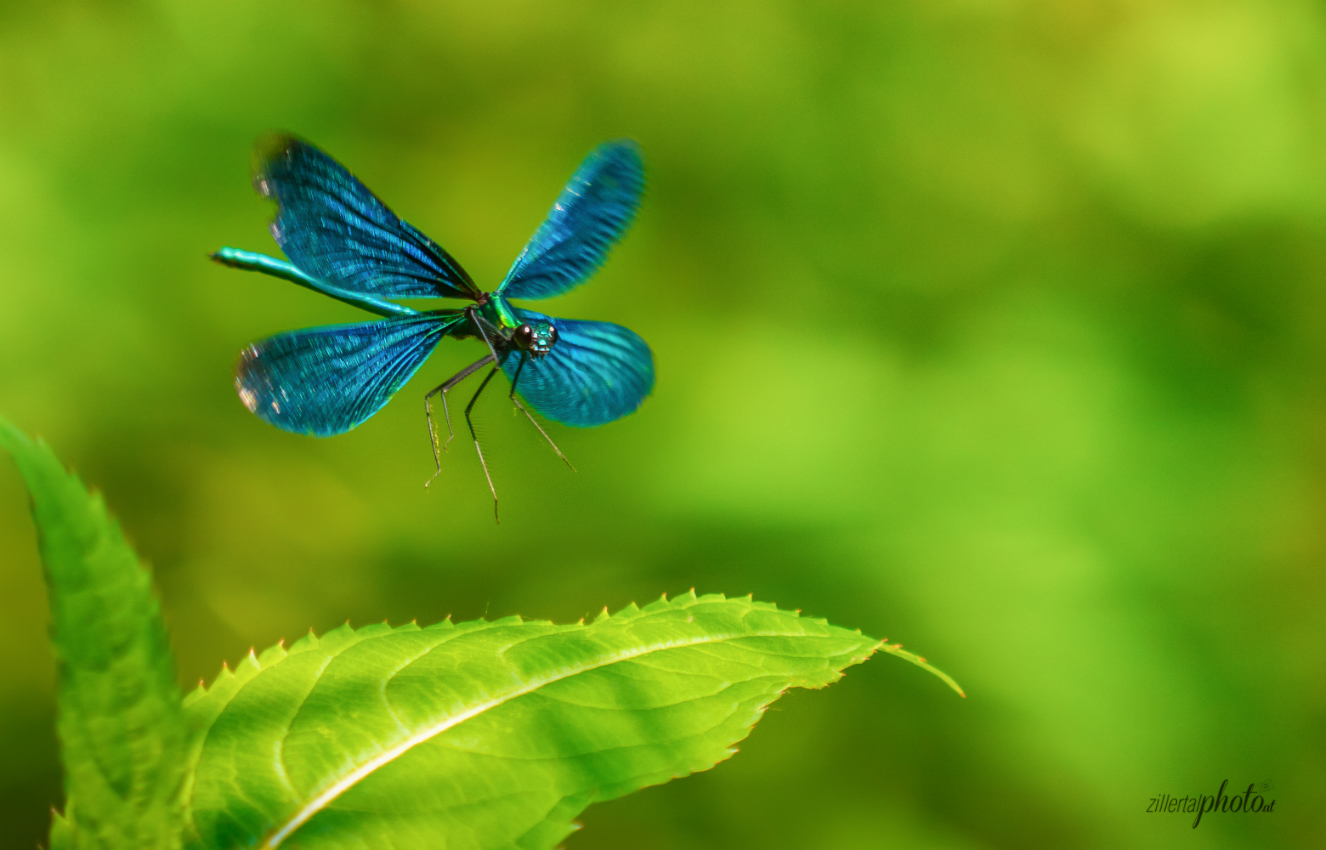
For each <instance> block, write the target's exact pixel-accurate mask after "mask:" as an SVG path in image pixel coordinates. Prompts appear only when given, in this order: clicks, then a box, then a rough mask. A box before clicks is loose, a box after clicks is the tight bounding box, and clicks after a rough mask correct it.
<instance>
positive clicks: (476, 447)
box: [465, 364, 502, 522]
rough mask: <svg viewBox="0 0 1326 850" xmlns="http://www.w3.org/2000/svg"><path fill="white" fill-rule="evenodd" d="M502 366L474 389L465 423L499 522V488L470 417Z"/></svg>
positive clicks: (467, 408)
mask: <svg viewBox="0 0 1326 850" xmlns="http://www.w3.org/2000/svg"><path fill="white" fill-rule="evenodd" d="M500 368H502V367H501V365H500V364H499V365H497V366H494V367H493V368H492V369H491V370H489V372H488V374H487V375H485V376H484V378H483V383H481V384H479V388H478V389H477V390H475V391H474V397H473V398H471V399H470V403H469V404H467V405H465V424H466V425H468V426H470V436H471V437H473V438H474V450H475V451H476V452H478V453H479V465H480V466H482V467H483V477H484V478H487V479H488V489H489V490H491V491H492V493H493V519H495V520H497V521H498V522H501V521H502V518H501V517H500V516H498V514H497V488H496V487H494V486H493V476H492V475H490V474H489V473H488V461H486V460H484V457H483V447H482V446H480V445H479V435H478V434H476V433H475V432H474V420H472V419H471V418H470V411H471V410H473V409H474V403H475V402H476V401H478V400H479V395H480V394H481V393H482V392H483V390H484V387H486V386H488V382H489V381H491V380H492V379H493V376H494V375H496V374H497V370H498V369H500Z"/></svg>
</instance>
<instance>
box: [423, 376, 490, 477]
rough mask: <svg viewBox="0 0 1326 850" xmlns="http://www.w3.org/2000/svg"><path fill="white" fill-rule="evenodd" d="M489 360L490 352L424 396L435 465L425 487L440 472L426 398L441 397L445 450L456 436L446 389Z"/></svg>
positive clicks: (431, 419) (425, 415)
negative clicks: (435, 467)
mask: <svg viewBox="0 0 1326 850" xmlns="http://www.w3.org/2000/svg"><path fill="white" fill-rule="evenodd" d="M491 362H493V356H492V355H491V354H490V355H488V356H487V357H484V358H481V359H480V360H477V361H475V362H474V363H471V364H470V365H468V366H466V367H465V368H464V369H461V370H460V371H459V372H457V373H456V374H454V375H452V376H451V377H450V378H447V380H446V381H445V382H443V383H442V384H439V385H438V386H436V387H434V388H433V389H431V390H429V391H428V393H427V394H426V395H425V396H424V418H425V419H426V420H427V421H428V439H429V441H430V442H432V444H433V463H434V464H436V465H437V471H436V472H434V473H433V474H432V475H431V476H430V477H429V479H428V480H427V481H425V482H424V486H425V487H427V486H428V485H429V484H432V483H433V479H434V478H436V477H438V476H439V475H441V474H442V455H441V453H440V452H439V450H438V445H437V429H436V428H435V427H434V426H433V406H432V404H430V403H429V401H428V400H429V399H430V398H432V397H433V396H435V395H440V396H441V397H442V415H443V416H444V417H445V418H446V422H447V441H446V442H445V443H443V444H442V448H441V451H446V450H447V446H449V445H451V441H452V440H453V439H455V437H456V432H455V431H454V430H453V429H452V427H451V411H450V410H448V409H447V391H448V390H450V389H452V388H453V387H455V386H456V384H459V383H460V382H461V381H463V380H465V379H466V378H468V377H469V376H470V375H473V374H474V373H475V372H477V371H479V370H480V369H482V368H483V367H484V366H486V365H488V364H489V363H491Z"/></svg>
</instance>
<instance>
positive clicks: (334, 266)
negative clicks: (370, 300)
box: [253, 136, 479, 299]
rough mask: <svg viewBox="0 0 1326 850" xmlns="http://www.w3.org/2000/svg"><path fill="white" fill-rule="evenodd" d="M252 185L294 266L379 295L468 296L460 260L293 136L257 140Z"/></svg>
mask: <svg viewBox="0 0 1326 850" xmlns="http://www.w3.org/2000/svg"><path fill="white" fill-rule="evenodd" d="M255 157H256V163H257V164H256V167H255V169H254V178H253V185H254V186H255V187H256V188H257V190H258V192H259V194H261V195H263V196H264V197H269V198H274V199H275V200H276V203H277V206H278V211H277V216H276V220H275V221H273V222H272V236H273V237H274V238H275V239H276V243H277V244H278V245H280V246H281V250H282V251H285V255H286V256H287V257H289V258H290V261H291V262H292V263H294V264H295V265H296V266H297V267H298V268H299V269H300V271H303V272H304V273H306V274H308V275H311V276H312V277H315V278H318V279H320V280H323V281H326V282H327V283H330V284H332V285H334V286H339V287H341V288H343V289H349V290H351V291H353V292H363V293H367V294H369V295H376V296H379V297H382V298H469V299H474V298H475V297H477V296H478V295H479V289H478V287H476V286H475V285H474V282H473V281H472V280H470V276H469V275H468V274H466V273H465V270H464V269H462V268H461V267H460V264H459V263H457V262H456V261H455V260H453V259H452V258H451V255H449V254H448V253H447V252H446V251H444V250H442V249H441V248H440V247H439V246H438V245H437V243H435V242H434V241H433V240H431V239H429V238H428V237H427V236H425V235H423V234H422V233H420V232H419V231H418V230H416V229H415V228H414V227H412V226H410V225H409V224H408V223H407V222H404V221H401V220H400V219H399V218H397V217H396V214H395V213H393V212H392V211H391V210H389V209H387V206H386V205H385V204H383V203H382V202H381V201H379V200H378V199H377V197H375V196H374V195H373V193H372V192H370V191H368V189H367V188H365V186H364V184H362V183H360V182H359V181H358V180H357V179H355V176H354V175H353V174H351V173H350V172H348V171H346V170H345V168H343V167H342V166H341V165H340V164H339V163H338V162H336V160H334V159H332V158H331V157H329V156H327V155H326V154H325V153H323V152H322V151H320V150H318V149H317V148H316V147H314V146H313V145H311V144H309V143H308V142H305V141H303V140H301V139H298V138H295V137H294V136H277V137H274V138H272V139H269V140H266V141H265V142H263V143H260V144H259V146H258V149H257V152H256V154H255Z"/></svg>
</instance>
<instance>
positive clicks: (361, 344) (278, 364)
mask: <svg viewBox="0 0 1326 850" xmlns="http://www.w3.org/2000/svg"><path fill="white" fill-rule="evenodd" d="M463 319H464V317H463V316H462V315H460V314H459V313H458V312H456V311H450V310H448V311H436V312H431V313H419V314H417V315H414V316H401V317H392V318H389V319H383V320H381V321H377V322H362V323H359V324H353V325H328V326H326V327H321V328H307V329H305V330H301V331H292V332H290V333H284V334H278V335H276V336H273V337H268V338H267V339H264V340H262V341H261V342H255V343H254V344H253V345H250V346H249V347H248V348H246V349H244V351H243V352H241V353H240V356H239V363H238V364H237V365H236V366H235V390H236V391H237V392H238V393H239V398H240V401H242V402H244V406H245V407H247V408H248V409H249V410H251V411H252V412H254V413H256V414H257V415H258V417H259V418H260V419H262V420H263V421H264V422H268V423H270V424H272V425H275V426H276V427H278V428H281V429H282V430H285V431H291V432H293V433H296V434H311V435H313V436H315V437H330V436H332V435H334V434H341V433H344V432H345V431H349V430H350V429H351V428H353V427H355V426H356V425H358V424H359V423H361V422H363V421H364V420H365V419H368V418H369V417H370V416H372V415H373V414H374V413H377V412H378V411H379V410H381V409H382V406H383V405H384V404H386V403H387V401H388V400H390V399H391V397H392V396H393V395H395V394H396V391H397V390H399V389H400V388H401V387H402V386H404V385H405V382H406V381H408V380H410V376H412V375H413V374H414V373H415V371H416V370H418V368H419V367H420V366H421V365H423V362H424V361H425V360H427V359H428V355H429V354H432V352H433V349H434V348H435V347H436V346H437V343H438V341H439V340H441V339H442V337H443V336H445V335H446V332H447V330H448V328H450V327H451V326H452V325H454V324H456V323H458V322H460V321H463Z"/></svg>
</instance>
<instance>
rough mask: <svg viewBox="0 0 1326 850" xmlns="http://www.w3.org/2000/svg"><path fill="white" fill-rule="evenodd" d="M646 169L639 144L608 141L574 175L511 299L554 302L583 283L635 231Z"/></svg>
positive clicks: (517, 275)
mask: <svg viewBox="0 0 1326 850" xmlns="http://www.w3.org/2000/svg"><path fill="white" fill-rule="evenodd" d="M644 187H645V169H644V165H643V163H641V161H640V149H639V148H638V147H637V146H636V144H635V142H632V141H629V140H621V141H616V142H605V143H604V144H601V145H599V146H598V147H597V148H595V149H594V150H593V151H592V152H591V153H590V155H589V156H587V157H585V161H584V162H582V163H581V164H580V167H579V168H578V169H576V173H575V174H573V175H572V176H571V181H570V182H569V183H567V184H566V188H565V189H563V190H562V194H561V195H560V196H558V198H557V202H556V203H555V204H553V208H552V210H551V211H549V213H548V218H547V219H546V220H545V221H544V222H543V224H542V225H541V226H540V227H539V229H538V230H537V231H535V232H534V237H533V238H532V239H530V241H529V244H528V245H526V246H525V250H523V251H521V252H520V256H519V257H516V261H515V262H514V263H513V264H512V265H511V270H510V271H508V272H507V273H506V280H504V281H502V285H501V286H499V287H498V288H497V291H498V292H501V293H502V294H503V295H505V296H506V297H508V298H551V297H552V296H554V295H558V294H560V293H563V292H566V291H567V290H568V289H571V288H572V287H574V286H576V285H577V284H580V283H583V282H584V281H585V280H586V279H587V278H588V277H589V276H590V275H592V274H594V272H596V271H598V269H599V267H600V266H602V265H603V263H604V261H605V260H606V259H607V258H608V250H609V249H610V248H612V246H613V244H614V243H616V241H617V240H618V239H620V238H621V236H622V234H623V233H625V232H626V228H628V227H630V226H631V221H632V220H634V219H635V211H636V208H637V207H639V206H640V193H641V192H642V191H643V190H644Z"/></svg>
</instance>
